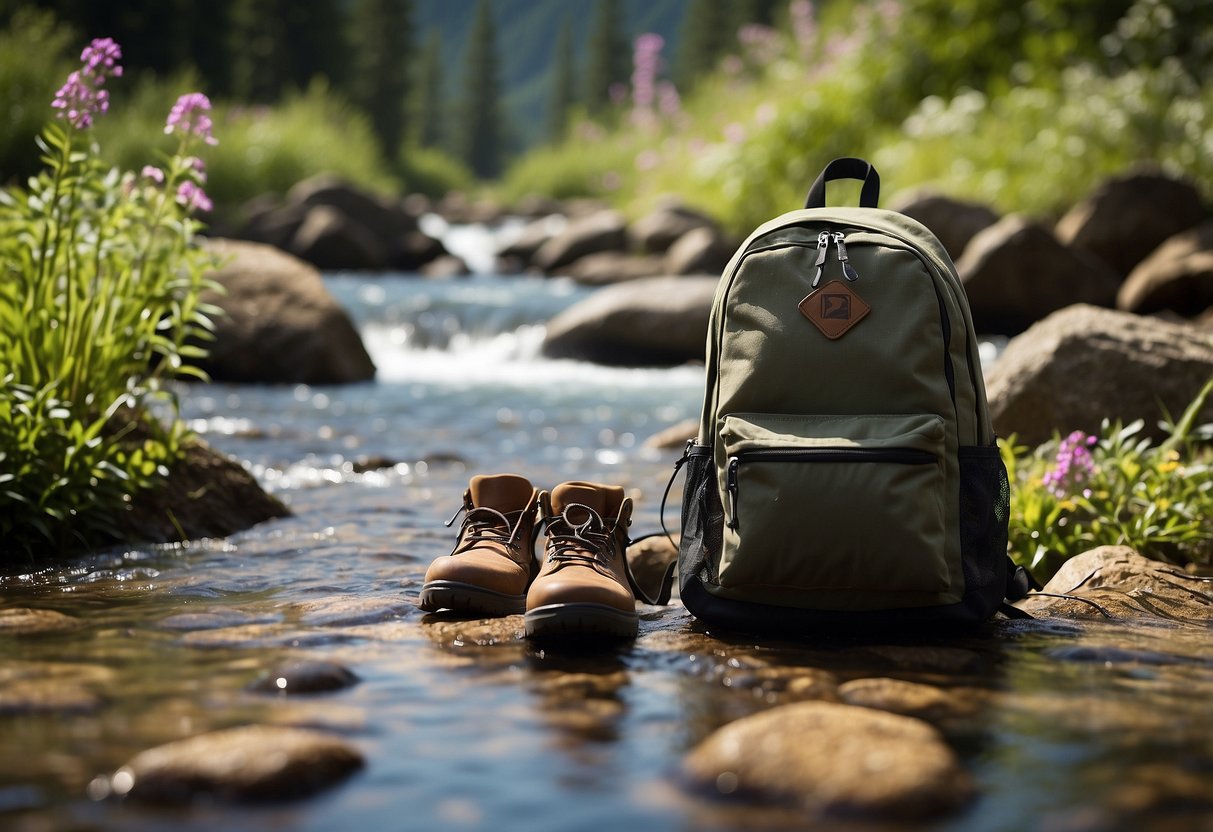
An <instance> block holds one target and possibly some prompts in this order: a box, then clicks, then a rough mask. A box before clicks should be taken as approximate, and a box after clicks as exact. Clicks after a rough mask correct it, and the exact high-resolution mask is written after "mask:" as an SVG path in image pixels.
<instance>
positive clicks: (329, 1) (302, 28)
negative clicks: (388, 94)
mask: <svg viewBox="0 0 1213 832" xmlns="http://www.w3.org/2000/svg"><path fill="white" fill-rule="evenodd" d="M281 13H282V15H283V25H282V34H283V37H285V39H286V42H285V44H284V50H285V52H286V56H287V57H286V60H287V79H288V81H289V82H290V84H291V85H292V86H294V87H296V88H297V89H306V88H307V85H308V84H309V83H311V81H312V79H313V78H315V77H316V76H318V75H322V76H324V77H325V78H328V79H329V80H330V81H331V82H332V83H333V84H334V85H335V86H341V85H342V84H343V82H344V81H345V80H346V79H345V75H346V71H347V67H348V64H349V59H350V52H349V46H348V41H347V39H346V25H345V23H346V22H345V11H344V4H343V3H342V2H341V0H308V2H306V3H299V2H291V1H290V0H287V2H285V3H284V4H283V6H282V8H281Z"/></svg>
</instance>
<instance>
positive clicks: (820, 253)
mask: <svg viewBox="0 0 1213 832" xmlns="http://www.w3.org/2000/svg"><path fill="white" fill-rule="evenodd" d="M829 252H830V232H829V231H823V232H821V233H820V234H818V235H817V260H816V262H814V263H813V265H814V266H816V267H817V274H816V275H814V276H813V283H812V285H811V286H810V287H809V288H811V289H816V288H817V284H818V283H820V282H821V273H822V272H823V271H824V270H825V263H826V255H827V254H829Z"/></svg>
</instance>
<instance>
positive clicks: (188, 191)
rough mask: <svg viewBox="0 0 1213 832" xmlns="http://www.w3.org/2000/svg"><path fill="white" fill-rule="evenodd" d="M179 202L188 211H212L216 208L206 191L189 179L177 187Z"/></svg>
mask: <svg viewBox="0 0 1213 832" xmlns="http://www.w3.org/2000/svg"><path fill="white" fill-rule="evenodd" d="M177 202H178V204H180V205H183V206H185V210H187V211H210V210H211V209H213V208H214V207H215V206H214V203H212V202H211V198H210V197H209V196H207V195H206V191H204V190H202V188H200V187H198V185H196V184H195V183H193V182H191V181H189V180H188V179H187V180H185V181H184V182H182V183H181V184H180V185H178V186H177Z"/></svg>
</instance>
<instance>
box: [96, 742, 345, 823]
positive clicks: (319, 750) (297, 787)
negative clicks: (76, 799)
mask: <svg viewBox="0 0 1213 832" xmlns="http://www.w3.org/2000/svg"><path fill="white" fill-rule="evenodd" d="M362 764H363V758H362V754H361V753H360V752H359V751H358V750H357V749H356V748H354V747H353V746H352V745H350V744H349V743H347V742H345V741H344V740H342V739H340V738H338V737H334V736H331V735H329V734H324V733H321V732H318V731H309V730H304V729H299V728H282V727H275V726H266V725H248V726H243V727H240V728H229V729H226V730H222V731H214V732H211V733H208V734H200V735H198V736H195V737H190V738H189V739H184V740H178V741H176V742H170V743H168V744H166V745H161V746H158V747H156V748H152V749H149V750H147V751H144V752H142V753H140V754H138V755H136V756H135V757H134V758H133V759H131V761H130V762H129V763H127V764H126V765H125V766H123V767H122V768H120V769H119V770H118V771H117V772H115V773H114V775H113V776H112V777H111V778H110V788H111V790H112V791H113V793H115V794H117V795H126V796H127V797H129V798H130V799H132V800H138V801H142V802H148V803H169V804H184V803H188V802H190V801H192V800H193V799H195V798H197V797H199V796H208V797H211V798H214V799H217V800H222V801H231V802H246V801H267V800H285V799H288V798H297V797H304V796H307V795H309V794H313V793H315V792H318V791H321V790H322V789H325V788H328V787H330V786H332V785H333V784H335V783H337V782H339V781H340V780H342V779H343V778H345V777H347V776H348V775H349V774H351V773H352V772H353V771H355V770H357V769H358V768H360V767H361V766H362Z"/></svg>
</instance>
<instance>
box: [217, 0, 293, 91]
mask: <svg viewBox="0 0 1213 832" xmlns="http://www.w3.org/2000/svg"><path fill="white" fill-rule="evenodd" d="M284 2H286V0H245V2H243V3H237V4H236V5H235V7H234V8H233V9H232V15H233V20H232V24H233V25H232V32H231V42H230V48H231V50H232V54H233V55H234V56H235V61H234V66H233V67H232V88H233V90H234V91H235V93H236V97H237V98H240V99H241V100H243V101H255V102H262V103H268V102H272V101H275V100H277V98H278V96H279V95H281V94H282V90H283V88H284V87H285V86H286V83H287V78H288V77H289V75H290V69H289V62H288V59H287V53H286V35H285V33H284V29H283V14H282V12H283V9H282V4H283V3H284Z"/></svg>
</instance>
